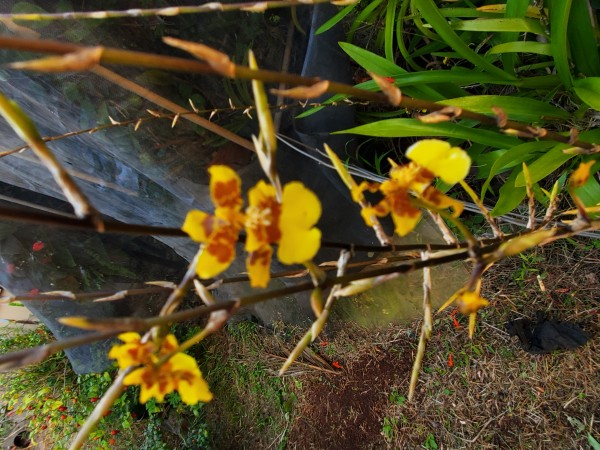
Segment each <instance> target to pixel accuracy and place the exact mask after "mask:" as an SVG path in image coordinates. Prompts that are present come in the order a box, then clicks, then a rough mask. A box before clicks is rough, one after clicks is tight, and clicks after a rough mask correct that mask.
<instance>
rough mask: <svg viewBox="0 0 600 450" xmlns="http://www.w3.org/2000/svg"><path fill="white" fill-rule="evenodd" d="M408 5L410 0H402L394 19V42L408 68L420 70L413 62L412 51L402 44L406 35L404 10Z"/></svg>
mask: <svg viewBox="0 0 600 450" xmlns="http://www.w3.org/2000/svg"><path fill="white" fill-rule="evenodd" d="M409 5H410V0H402V5H401V6H400V12H399V13H398V19H397V20H396V44H397V45H398V49H399V50H400V54H401V55H402V57H403V58H404V61H406V63H407V64H408V65H409V66H410V68H411V69H412V70H416V71H420V70H423V68H422V67H421V66H419V65H418V64H417V63H416V62H415V59H414V57H413V55H412V54H411V53H412V52H410V51H409V50H408V48H406V45H405V44H404V39H405V37H406V36H407V35H406V34H405V33H404V20H405V18H406V12H407V10H408V6H409Z"/></svg>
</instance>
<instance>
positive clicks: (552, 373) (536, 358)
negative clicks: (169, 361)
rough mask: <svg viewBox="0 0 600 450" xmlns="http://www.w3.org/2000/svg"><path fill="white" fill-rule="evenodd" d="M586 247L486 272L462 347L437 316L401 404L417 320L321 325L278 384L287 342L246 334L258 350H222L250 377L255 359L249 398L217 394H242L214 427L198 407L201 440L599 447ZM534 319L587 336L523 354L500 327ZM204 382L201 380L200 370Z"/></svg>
mask: <svg viewBox="0 0 600 450" xmlns="http://www.w3.org/2000/svg"><path fill="white" fill-rule="evenodd" d="M589 244H590V243H589V241H588V242H585V241H583V243H571V244H565V243H560V244H555V245H552V246H551V247H545V248H541V249H537V250H535V252H532V253H529V254H527V255H525V256H523V257H516V258H512V259H511V260H509V261H505V262H503V263H502V264H500V265H498V266H497V267H495V268H493V269H492V270H491V271H490V272H489V273H488V275H487V278H486V281H485V283H484V292H483V293H484V296H485V297H486V298H488V299H489V300H490V302H491V305H490V306H489V307H488V308H486V309H485V310H484V311H483V312H480V314H479V319H478V326H477V330H476V334H475V336H474V338H473V340H469V338H468V331H467V318H466V317H463V316H461V315H460V314H455V315H453V314H452V311H451V310H446V311H444V312H442V313H439V314H437V315H436V316H435V327H434V332H433V334H432V339H431V341H430V342H429V345H428V347H427V352H426V356H425V359H424V362H423V368H422V371H421V375H420V379H419V382H418V387H417V391H416V395H415V399H414V401H413V402H410V403H409V402H408V400H407V399H406V397H407V392H408V383H409V379H410V372H411V368H412V364H413V359H414V355H415V352H416V348H417V343H418V335H419V330H420V321H415V322H413V323H411V324H408V325H390V326H387V327H380V328H377V329H373V328H371V329H366V328H360V327H358V326H356V325H352V324H348V323H347V322H342V321H339V320H338V321H335V320H334V321H333V323H330V324H328V328H327V329H326V331H325V333H324V334H323V335H322V336H321V337H320V338H319V339H318V340H317V341H316V342H315V343H314V344H313V345H312V346H311V352H312V353H311V354H308V355H307V357H306V358H304V359H302V360H301V363H300V364H297V365H294V366H292V369H291V370H290V372H289V374H288V375H287V376H285V377H284V378H277V377H276V376H275V374H276V371H277V370H278V368H279V367H280V365H281V363H282V360H283V358H284V357H285V355H286V354H287V352H288V351H289V350H290V349H291V348H292V346H293V345H294V343H295V342H296V339H297V335H294V334H293V333H291V334H290V333H289V332H284V331H282V330H275V334H274V335H273V333H272V332H266V331H264V330H263V331H259V333H258V335H257V336H258V337H256V336H255V337H254V338H253V339H255V341H258V342H260V348H257V347H256V346H254V347H253V346H250V345H248V343H247V342H246V343H245V344H244V345H243V346H242V347H240V346H239V345H237V346H234V347H231V349H230V350H231V354H230V357H234V360H235V362H236V364H237V366H235V367H246V369H247V370H248V371H250V372H252V370H251V367H250V366H249V362H248V361H253V363H252V364H258V363H259V362H260V364H261V365H262V367H263V368H264V369H265V371H264V372H261V373H262V374H263V375H262V376H264V377H266V381H265V380H262V381H261V382H260V383H262V384H260V383H259V385H257V384H256V383H255V382H256V380H254V381H252V380H251V379H248V381H249V382H253V383H255V384H253V385H252V386H253V387H252V388H250V389H249V388H248V386H247V385H246V386H231V385H229V395H233V394H232V392H234V391H235V390H236V389H239V392H240V394H239V396H240V398H241V399H242V400H236V402H237V403H235V402H234V405H233V406H231V405H230V406H229V409H230V410H237V411H238V413H237V416H236V417H235V421H234V422H235V423H234V424H233V425H229V426H227V425H224V424H225V422H227V421H228V420H226V419H227V416H226V415H224V414H223V408H222V406H223V405H221V406H219V405H218V404H214V405H211V406H208V409H207V417H208V418H209V420H214V421H215V422H214V423H213V427H211V428H212V430H215V429H216V428H219V430H220V431H219V432H218V433H216V434H215V433H213V436H214V437H215V439H216V441H215V445H218V446H219V448H288V449H338V448H339V449H380V448H397V449H413V448H414V449H422V448H425V449H496V448H501V449H550V448H556V449H558V448H560V449H588V448H592V447H590V445H591V444H590V442H592V441H591V440H590V439H593V438H595V439H600V424H599V422H600V370H599V369H600V356H599V354H600V352H599V350H600V337H599V333H598V332H599V331H600V316H599V315H598V313H599V312H600V302H599V301H600V294H598V292H599V291H600V289H599V288H600V282H599V277H600V270H599V269H600V251H599V250H598V249H597V248H593V246H591V245H589ZM434 283H435V280H434ZM537 311H543V312H545V313H547V314H548V315H549V316H551V317H553V318H556V319H559V320H568V321H572V322H575V323H578V324H580V325H581V326H582V328H583V329H584V330H585V331H586V332H587V333H588V334H589V335H590V336H592V337H591V339H590V341H589V342H588V343H587V344H586V345H585V346H583V347H581V348H578V349H576V350H572V351H555V352H553V353H551V354H545V355H532V354H530V353H527V352H525V351H524V350H523V349H522V348H521V347H520V345H519V343H518V340H517V339H516V338H513V337H511V336H509V335H508V333H507V332H506V330H505V328H504V324H505V322H506V321H507V320H509V319H512V318H518V317H530V318H534V317H535V313H536V312H537ZM454 319H456V321H455V320H454ZM299 332H301V330H300V331H299ZM244 353H245V354H244ZM249 355H250V357H249ZM235 370H239V369H235ZM253 373H256V371H254V372H253ZM222 374H223V372H221V375H219V376H221V377H222ZM257 376H258V377H259V378H260V376H261V375H260V374H257ZM207 377H208V378H209V382H211V374H210V370H208V371H207ZM213 379H214V378H213ZM238 379H239V376H238ZM275 380H277V381H275ZM274 382H275V383H278V384H277V385H276V386H274V385H273V383H274ZM269 385H270V386H271V387H274V388H275V391H277V392H279V393H278V394H277V395H276V396H275V397H277V398H278V400H277V401H276V402H275V403H274V402H269V401H268V398H269V397H273V392H274V391H273V390H272V389H271V388H269V389H266V388H265V386H269ZM256 386H262V388H261V387H259V388H256ZM244 392H245V394H243V393H244ZM253 397H254V398H255V400H253ZM217 398H218V395H217ZM256 399H258V400H256ZM240 402H241V403H240ZM235 405H237V406H235ZM244 411H245V412H244ZM256 414H258V415H259V416H260V415H261V414H262V416H261V417H262V419H261V420H262V422H261V423H262V424H263V425H260V424H258V425H257V424H256V420H254V422H253V419H252V417H250V416H252V415H254V416H256ZM211 417H212V419H210V418H211ZM229 418H231V417H229ZM265 424H266V425H265ZM259 425H260V426H259ZM219 434H220V436H221V437H225V436H229V440H223V439H220V438H219V437H218V435H219ZM233 436H235V439H232V437H233Z"/></svg>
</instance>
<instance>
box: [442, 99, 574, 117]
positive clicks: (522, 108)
mask: <svg viewBox="0 0 600 450" xmlns="http://www.w3.org/2000/svg"><path fill="white" fill-rule="evenodd" d="M438 103H441V104H443V105H451V106H458V107H461V108H464V109H469V110H471V111H475V112H479V113H483V114H491V113H492V107H493V106H498V107H500V108H502V109H503V110H504V112H506V113H507V114H508V116H509V118H511V119H515V120H520V121H523V122H538V121H540V120H543V119H565V120H566V119H568V118H569V117H570V116H569V113H567V112H566V111H564V110H562V109H560V108H557V107H556V106H553V105H550V104H548V103H545V102H542V101H540V100H534V99H532V98H526V97H511V96H508V95H472V96H469V97H460V98H453V99H449V100H443V101H441V102H438Z"/></svg>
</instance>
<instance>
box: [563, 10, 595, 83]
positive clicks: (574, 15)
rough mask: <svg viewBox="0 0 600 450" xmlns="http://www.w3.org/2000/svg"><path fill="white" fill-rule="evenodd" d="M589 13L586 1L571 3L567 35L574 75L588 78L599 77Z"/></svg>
mask: <svg viewBox="0 0 600 450" xmlns="http://www.w3.org/2000/svg"><path fill="white" fill-rule="evenodd" d="M590 11H591V8H590V6H589V2H588V1H585V0H578V1H575V2H573V5H572V6H571V14H570V15H569V28H568V32H567V35H568V37H569V46H570V49H571V58H572V59H573V63H574V64H575V70H576V73H577V72H579V73H582V74H584V75H587V76H588V77H594V76H595V77H598V76H600V56H599V55H598V44H597V43H596V36H595V35H594V27H593V26H592V21H591V19H590Z"/></svg>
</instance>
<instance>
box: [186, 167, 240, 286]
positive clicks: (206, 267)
mask: <svg viewBox="0 0 600 450" xmlns="http://www.w3.org/2000/svg"><path fill="white" fill-rule="evenodd" d="M208 172H209V173H210V196H211V198H212V201H213V203H214V204H215V206H216V208H215V212H214V214H213V215H210V214H207V213H205V212H203V211H199V210H192V211H190V212H189V213H188V215H187V217H186V219H185V222H184V224H183V226H182V230H183V231H185V232H186V233H187V234H189V235H190V237H191V238H192V239H193V240H194V241H196V242H200V243H202V244H203V247H202V254H201V255H200V257H199V259H198V265H197V267H196V272H197V273H198V276H199V277H200V278H204V279H206V278H212V277H214V276H216V275H218V274H220V273H221V272H223V271H224V270H225V269H227V268H228V267H229V265H230V264H231V263H232V262H233V259H234V258H235V245H236V243H237V240H238V236H239V233H240V230H241V229H242V227H243V224H244V215H243V214H242V213H241V209H242V204H243V200H242V196H241V181H240V178H239V177H238V175H237V174H236V173H235V171H234V170H233V169H231V168H229V167H227V166H220V165H215V166H211V167H209V169H208Z"/></svg>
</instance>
